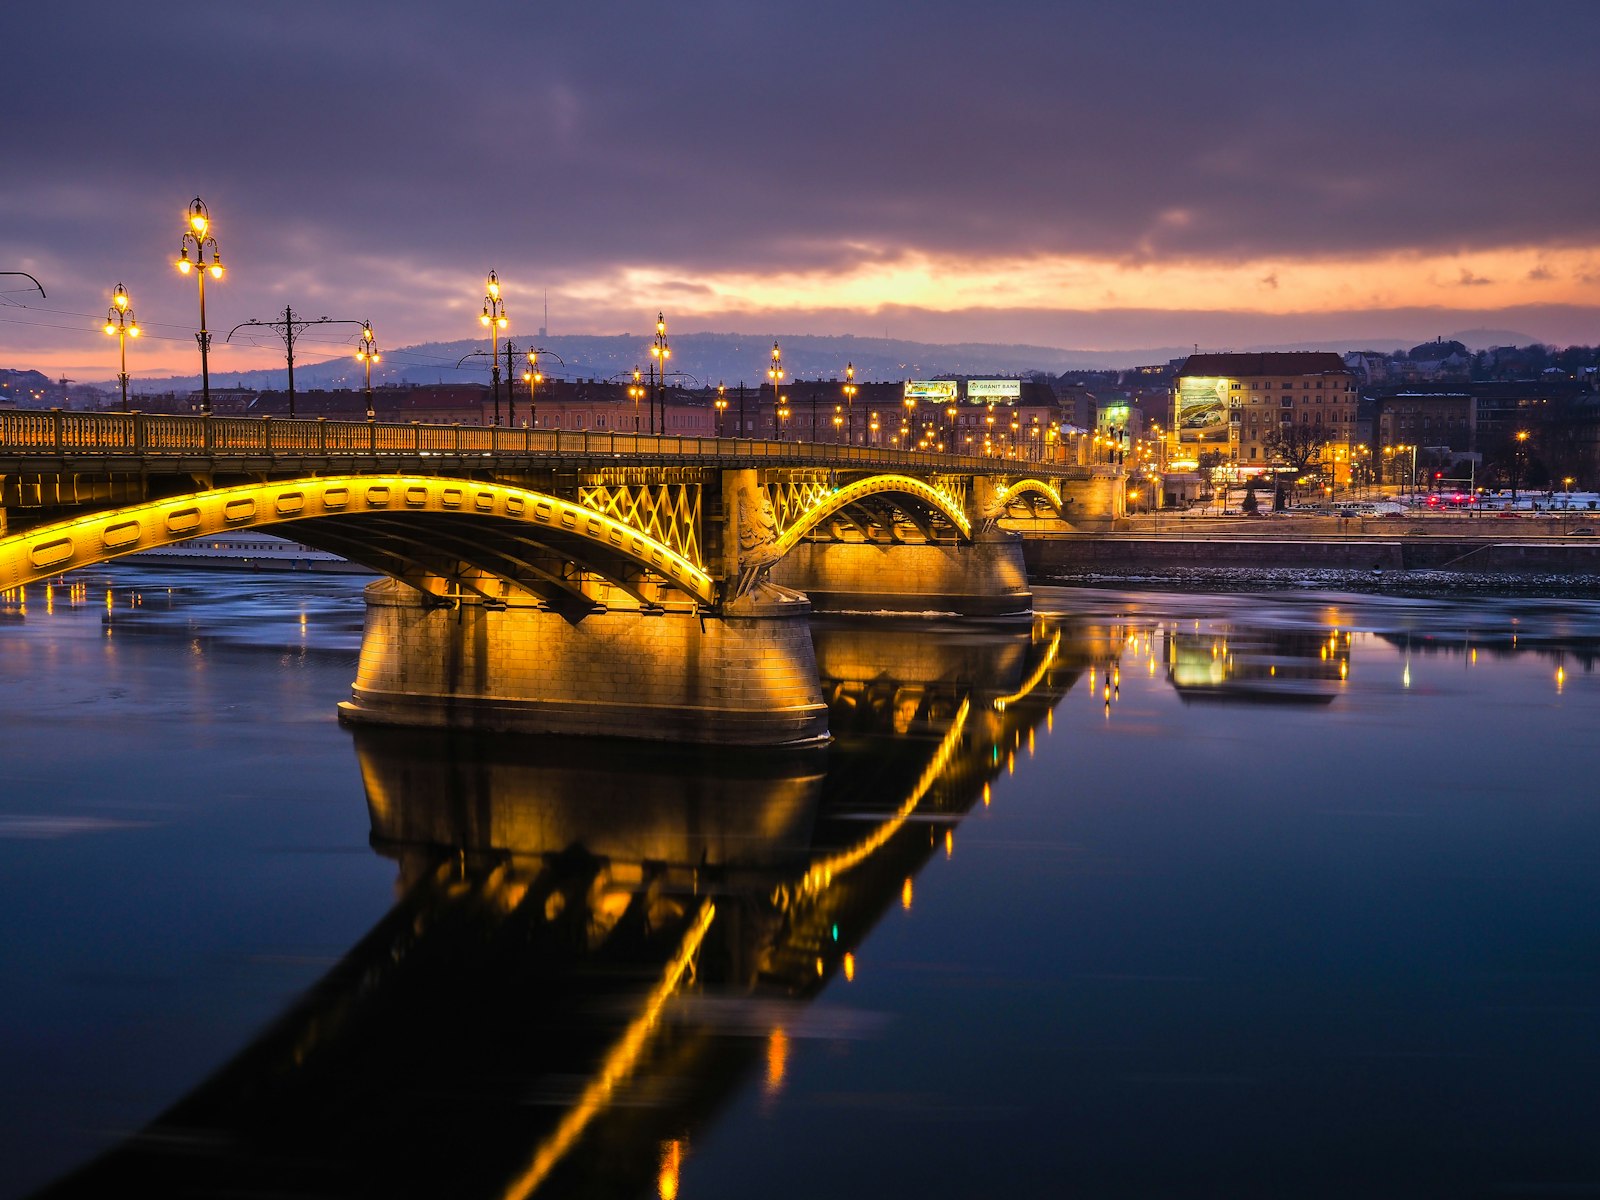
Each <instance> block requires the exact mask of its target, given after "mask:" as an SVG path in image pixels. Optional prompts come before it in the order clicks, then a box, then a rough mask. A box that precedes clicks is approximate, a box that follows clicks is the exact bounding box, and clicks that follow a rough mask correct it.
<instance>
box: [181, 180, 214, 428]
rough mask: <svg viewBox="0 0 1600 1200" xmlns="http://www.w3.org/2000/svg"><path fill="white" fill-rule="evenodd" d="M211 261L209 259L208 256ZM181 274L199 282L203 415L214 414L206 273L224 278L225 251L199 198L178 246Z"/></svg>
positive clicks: (190, 213) (199, 339)
mask: <svg viewBox="0 0 1600 1200" xmlns="http://www.w3.org/2000/svg"><path fill="white" fill-rule="evenodd" d="M190 246H193V247H194V261H193V262H191V261H190V260H189V247H190ZM208 250H209V251H210V252H211V257H210V258H209V259H207V258H206V252H207V251H208ZM175 265H176V266H177V268H178V273H179V274H181V275H187V274H188V273H189V272H190V271H191V270H192V271H194V272H196V274H197V275H198V276H199V279H200V332H199V333H197V334H195V335H194V336H195V340H196V341H197V342H199V343H200V411H201V412H203V413H209V412H210V411H211V365H210V355H211V334H210V333H209V332H208V331H207V329H206V273H207V272H208V271H209V272H210V273H211V277H212V278H213V279H221V278H222V251H221V249H219V248H218V246H217V239H216V238H215V237H213V236H212V234H211V211H210V210H209V209H208V208H206V205H205V201H204V200H202V199H200V197H199V196H196V197H195V198H194V200H193V201H191V202H190V204H189V212H188V223H187V225H186V226H185V227H184V230H183V239H182V240H181V241H180V242H179V243H178V261H177V263H176V264H175Z"/></svg>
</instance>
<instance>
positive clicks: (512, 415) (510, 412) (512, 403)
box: [496, 341, 517, 429]
mask: <svg viewBox="0 0 1600 1200" xmlns="http://www.w3.org/2000/svg"><path fill="white" fill-rule="evenodd" d="M516 352H517V348H516V346H514V345H513V344H512V343H511V342H510V341H507V342H506V424H507V425H508V426H510V427H511V428H512V429H515V428H516V427H517V377H516V375H515V374H513V373H512V370H511V356H512V355H513V354H515V353H516ZM496 424H498V422H496Z"/></svg>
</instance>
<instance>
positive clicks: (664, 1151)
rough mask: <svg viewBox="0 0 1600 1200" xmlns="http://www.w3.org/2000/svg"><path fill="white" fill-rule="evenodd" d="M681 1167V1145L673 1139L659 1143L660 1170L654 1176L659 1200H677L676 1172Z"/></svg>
mask: <svg viewBox="0 0 1600 1200" xmlns="http://www.w3.org/2000/svg"><path fill="white" fill-rule="evenodd" d="M682 1166H683V1143H682V1142H680V1141H678V1140H677V1139H676V1138H674V1139H673V1140H672V1141H670V1142H662V1143H661V1170H660V1171H659V1172H658V1173H657V1175H656V1191H657V1193H658V1194H659V1195H660V1196H661V1200H677V1196H678V1171H679V1170H680V1169H681V1167H682Z"/></svg>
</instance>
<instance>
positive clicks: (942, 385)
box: [906, 379, 956, 404]
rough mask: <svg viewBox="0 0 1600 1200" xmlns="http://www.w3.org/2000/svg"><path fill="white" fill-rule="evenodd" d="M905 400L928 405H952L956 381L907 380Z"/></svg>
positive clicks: (954, 397)
mask: <svg viewBox="0 0 1600 1200" xmlns="http://www.w3.org/2000/svg"><path fill="white" fill-rule="evenodd" d="M906 399H907V400H920V401H923V402H925V403H928V404H954V403H955V402H956V381H955V380H953V379H908V380H906Z"/></svg>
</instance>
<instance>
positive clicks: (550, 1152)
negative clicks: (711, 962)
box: [502, 901, 770, 1200]
mask: <svg viewBox="0 0 1600 1200" xmlns="http://www.w3.org/2000/svg"><path fill="white" fill-rule="evenodd" d="M716 913H717V909H716V905H714V904H712V903H710V902H709V901H708V902H706V903H704V904H702V905H701V906H700V911H699V913H698V914H697V915H696V917H695V920H694V922H693V923H692V924H691V925H690V927H689V930H688V932H687V933H685V934H684V937H683V941H682V943H681V944H680V945H679V947H678V953H677V954H676V956H674V958H673V959H672V961H671V962H670V963H668V964H667V968H666V970H665V972H663V974H662V977H661V982H660V983H658V984H657V985H656V987H655V989H654V990H653V991H652V992H651V993H650V995H649V997H648V998H647V999H646V1000H645V1004H644V1008H643V1010H642V1011H641V1012H640V1014H639V1015H638V1016H637V1017H636V1018H634V1020H633V1023H632V1024H630V1025H629V1026H628V1028H627V1029H626V1030H625V1031H624V1033H623V1035H622V1037H621V1039H619V1040H618V1042H617V1044H616V1045H615V1046H613V1047H612V1049H611V1052H610V1053H609V1054H607V1055H606V1058H605V1061H604V1062H603V1063H601V1065H600V1070H599V1072H598V1073H597V1074H596V1075H595V1077H594V1078H593V1079H592V1080H591V1081H590V1083H589V1086H588V1087H587V1088H585V1089H584V1091H583V1095H582V1096H580V1097H579V1098H578V1102H577V1103H576V1104H575V1105H573V1106H572V1108H570V1109H568V1110H567V1115H566V1116H565V1117H563V1118H562V1120H561V1124H560V1125H558V1126H557V1127H556V1129H555V1132H554V1133H552V1134H551V1135H550V1136H549V1137H548V1138H546V1139H545V1140H544V1142H543V1143H541V1144H540V1146H539V1148H538V1149H537V1150H536V1151H535V1152H534V1155H533V1159H532V1161H531V1162H530V1163H529V1164H528V1168H527V1170H526V1171H524V1172H523V1173H522V1175H521V1176H520V1177H518V1178H517V1179H514V1180H513V1181H512V1182H511V1184H510V1186H509V1187H507V1188H506V1189H505V1191H504V1193H502V1194H503V1195H504V1196H506V1197H507V1198H508V1200H510V1198H511V1197H526V1196H529V1195H532V1194H533V1192H535V1191H536V1190H537V1189H538V1188H539V1187H540V1185H541V1184H543V1183H544V1181H545V1180H546V1179H547V1178H548V1177H549V1175H550V1171H551V1170H552V1169H553V1168H554V1167H555V1165H556V1163H558V1162H560V1161H561V1159H562V1158H563V1157H564V1156H565V1155H566V1153H567V1151H568V1150H570V1149H571V1148H572V1146H573V1145H574V1144H575V1143H576V1142H577V1140H578V1138H579V1137H580V1136H581V1135H582V1133H583V1131H584V1128H585V1127H586V1126H587V1125H588V1124H589V1122H590V1121H592V1120H594V1118H595V1117H596V1116H598V1115H599V1114H600V1113H601V1112H602V1111H604V1109H605V1106H606V1105H607V1104H608V1103H610V1100H611V1097H612V1094H613V1093H614V1092H615V1091H616V1087H617V1084H618V1083H620V1082H621V1081H622V1080H623V1078H624V1077H626V1076H627V1075H629V1074H631V1073H632V1071H633V1069H634V1066H635V1065H636V1064H637V1063H638V1061H639V1056H640V1055H641V1054H642V1053H643V1052H644V1048H645V1043H646V1042H647V1041H648V1040H649V1038H650V1035H651V1034H652V1033H653V1032H654V1031H655V1027H656V1023H657V1021H658V1020H659V1019H660V1017H661V1010H662V1008H664V1007H665V1006H666V1003H667V999H668V997H670V996H671V995H672V993H673V992H675V991H677V989H678V984H679V983H680V982H681V981H682V979H683V977H684V975H685V974H688V973H690V970H691V967H692V965H693V963H694V958H695V955H696V954H697V953H698V952H699V950H700V943H701V942H703V941H704V940H705V936H706V930H708V929H710V928H711V922H712V920H713V919H714V918H715V917H716ZM769 1061H770V1059H769Z"/></svg>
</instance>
